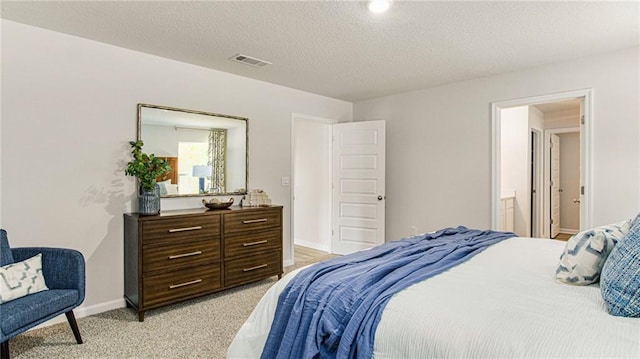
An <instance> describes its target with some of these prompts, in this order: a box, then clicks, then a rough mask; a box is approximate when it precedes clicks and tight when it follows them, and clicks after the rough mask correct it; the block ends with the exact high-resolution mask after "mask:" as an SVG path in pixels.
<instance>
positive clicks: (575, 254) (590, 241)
mask: <svg viewBox="0 0 640 359" xmlns="http://www.w3.org/2000/svg"><path fill="white" fill-rule="evenodd" d="M630 223H631V220H627V221H623V222H620V223H615V224H610V225H608V226H601V227H596V228H593V229H589V230H586V231H583V232H580V233H578V234H576V235H575V236H573V237H571V238H570V239H569V240H568V241H567V245H566V246H565V248H564V252H563V253H562V255H561V256H560V263H559V264H558V269H557V270H556V278H557V279H558V280H559V281H561V282H564V283H568V284H575V285H589V284H591V283H596V282H597V281H598V280H599V279H600V272H601V271H602V266H604V262H605V261H606V260H607V257H608V256H609V253H611V250H612V249H613V247H614V246H615V245H616V243H618V241H620V240H621V239H622V238H624V236H625V235H626V234H627V232H629V225H630Z"/></svg>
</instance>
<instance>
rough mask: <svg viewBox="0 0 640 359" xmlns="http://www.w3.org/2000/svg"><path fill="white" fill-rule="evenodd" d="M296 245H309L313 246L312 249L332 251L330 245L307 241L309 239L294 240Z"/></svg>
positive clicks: (309, 246)
mask: <svg viewBox="0 0 640 359" xmlns="http://www.w3.org/2000/svg"><path fill="white" fill-rule="evenodd" d="M294 245H297V246H303V247H308V248H312V249H317V250H319V251H323V252H331V248H329V247H330V246H329V245H321V244H318V243H314V242H307V241H305V240H301V239H296V240H295V241H294Z"/></svg>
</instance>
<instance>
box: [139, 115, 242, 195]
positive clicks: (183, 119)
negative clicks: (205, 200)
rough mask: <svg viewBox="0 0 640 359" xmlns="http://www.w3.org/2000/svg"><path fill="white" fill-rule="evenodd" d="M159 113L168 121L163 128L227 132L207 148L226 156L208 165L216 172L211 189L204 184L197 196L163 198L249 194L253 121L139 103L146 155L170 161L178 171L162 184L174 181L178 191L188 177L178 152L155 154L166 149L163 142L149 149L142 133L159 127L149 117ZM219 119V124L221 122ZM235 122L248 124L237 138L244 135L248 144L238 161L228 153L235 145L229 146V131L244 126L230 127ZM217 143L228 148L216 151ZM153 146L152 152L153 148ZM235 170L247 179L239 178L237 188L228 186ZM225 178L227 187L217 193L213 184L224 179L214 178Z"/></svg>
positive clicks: (239, 155) (163, 121) (231, 142)
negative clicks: (149, 127) (251, 126)
mask: <svg viewBox="0 0 640 359" xmlns="http://www.w3.org/2000/svg"><path fill="white" fill-rule="evenodd" d="M145 109H149V110H150V111H152V113H151V114H149V112H148V111H146V112H147V113H143V111H144V110H145ZM158 111H162V113H163V114H164V119H163V120H162V126H167V127H173V128H174V129H175V131H178V130H179V129H184V130H207V131H209V132H210V133H211V134H213V133H214V132H215V133H217V134H218V135H219V134H220V133H221V132H224V133H225V135H224V138H220V137H218V136H215V135H214V136H213V137H212V136H211V135H209V143H208V146H207V147H208V151H209V153H216V154H218V155H220V154H222V155H223V156H224V158H223V159H222V160H221V161H219V162H216V163H211V162H209V163H208V165H209V167H210V168H211V171H212V172H211V176H207V178H211V179H210V182H209V183H210V186H211V187H210V188H207V189H206V190H205V191H204V192H202V189H203V188H202V184H200V188H199V191H198V192H197V193H184V192H183V193H179V192H178V193H173V192H171V191H169V192H167V191H166V190H165V191H164V192H161V195H160V197H163V198H173V197H200V196H217V195H244V194H246V193H247V188H248V183H249V119H248V118H245V117H239V116H231V115H224V114H218V113H212V112H204V111H196V110H188V109H182V108H176V107H168V106H159V105H150V104H143V103H140V104H138V123H137V136H136V137H137V139H138V140H142V141H143V142H145V145H144V147H143V151H144V152H146V153H149V154H151V153H153V154H155V155H156V156H157V157H161V158H164V159H166V160H167V161H168V162H169V164H170V165H171V166H172V167H173V168H174V171H173V174H171V175H169V176H166V178H163V179H158V180H159V181H161V180H162V181H163V182H170V183H169V184H171V185H173V186H172V187H175V188H178V184H179V183H180V182H181V181H180V180H179V177H182V176H187V175H186V174H184V173H182V174H181V173H179V172H178V163H179V162H178V161H179V159H178V154H177V153H172V154H167V153H162V151H158V152H159V153H155V150H154V148H158V147H162V143H161V142H162V141H157V142H158V143H156V142H150V143H149V144H150V145H151V146H148V143H147V141H145V139H144V138H143V137H144V134H143V133H142V132H143V131H142V129H143V126H145V125H150V124H155V125H157V124H158V123H154V120H150V119H149V118H148V117H149V116H152V115H153V113H159V112H158ZM181 114H182V116H181ZM145 115H146V117H147V121H148V122H147V123H146V124H145V123H144V120H145V118H143V117H144V116H145ZM201 116H202V117H201ZM168 117H171V119H168ZM209 117H210V118H209ZM187 118H188V119H187ZM218 119H219V121H217V120H218ZM203 120H204V121H207V122H206V123H203V122H202V121H203ZM149 121H150V122H149ZM234 121H243V122H244V123H243V125H244V134H242V133H238V134H236V136H242V138H243V139H244V142H245V146H244V155H242V153H241V152H242V151H238V153H237V154H236V156H235V157H236V161H235V162H234V161H229V160H228V159H227V158H226V154H227V152H228V151H227V149H228V148H229V146H231V145H233V141H229V143H227V137H226V132H227V128H229V127H232V128H238V129H240V128H241V127H242V124H240V126H237V125H234V126H230V125H229V124H232V123H233V122H234ZM212 138H214V142H212V140H211V139H212ZM236 138H238V137H236ZM217 142H224V143H225V148H219V149H216V148H212V143H217ZM239 142H241V141H239ZM165 145H166V144H165ZM176 146H177V143H176ZM150 147H151V149H149V148H150ZM237 149H238V148H236V150H237ZM232 152H233V151H232ZM241 159H243V160H244V165H242V164H241ZM172 162H173V163H172ZM234 163H235V165H234ZM194 167H195V166H194ZM234 167H235V168H242V169H243V170H244V176H242V177H244V178H242V177H239V176H237V177H238V179H237V180H236V182H235V183H236V185H235V186H234V185H233V183H227V178H228V175H229V172H233V168H234ZM230 168H231V169H232V171H229V169H230ZM194 170H195V168H194ZM236 172H242V171H241V170H240V171H237V170H236ZM221 175H222V176H224V178H225V182H224V183H225V188H224V190H222V191H220V190H216V188H214V185H213V183H214V182H215V183H222V182H220V181H221V180H220V178H218V179H217V180H216V179H215V178H214V176H221ZM233 175H234V173H231V176H233ZM187 177H193V176H187ZM242 179H243V180H244V181H243V182H244V183H242V187H239V186H238V185H239V183H240V181H241V180H242ZM200 181H203V180H200ZM174 182H175V183H174ZM201 183H202V182H201ZM229 185H231V186H233V187H235V188H233V189H228V188H227V187H230V186H229Z"/></svg>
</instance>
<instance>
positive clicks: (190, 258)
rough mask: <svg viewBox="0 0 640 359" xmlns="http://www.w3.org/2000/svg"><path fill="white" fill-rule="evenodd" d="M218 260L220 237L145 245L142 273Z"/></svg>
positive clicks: (178, 268) (176, 268)
mask: <svg viewBox="0 0 640 359" xmlns="http://www.w3.org/2000/svg"><path fill="white" fill-rule="evenodd" d="M219 261H220V239H218V238H215V239H204V240H199V241H195V242H185V243H176V244H169V245H161V246H146V247H145V248H144V250H143V255H142V263H143V268H144V273H150V272H154V271H174V270H180V269H184V268H188V267H193V266H198V265H202V264H210V263H214V262H219Z"/></svg>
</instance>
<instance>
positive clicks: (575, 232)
mask: <svg viewBox="0 0 640 359" xmlns="http://www.w3.org/2000/svg"><path fill="white" fill-rule="evenodd" d="M578 232H579V231H578V230H577V229H566V228H560V233H566V234H577V233H578Z"/></svg>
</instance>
